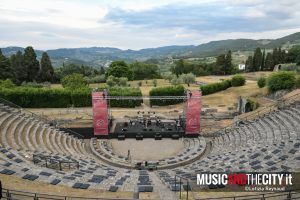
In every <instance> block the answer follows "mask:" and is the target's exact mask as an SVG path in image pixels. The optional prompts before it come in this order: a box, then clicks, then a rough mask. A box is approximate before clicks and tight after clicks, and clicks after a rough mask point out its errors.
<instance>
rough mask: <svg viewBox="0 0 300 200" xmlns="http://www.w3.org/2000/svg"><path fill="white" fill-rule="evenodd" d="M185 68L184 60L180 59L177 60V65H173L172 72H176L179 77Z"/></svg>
mask: <svg viewBox="0 0 300 200" xmlns="http://www.w3.org/2000/svg"><path fill="white" fill-rule="evenodd" d="M183 69H184V60H183V59H180V60H178V61H176V62H175V66H172V68H171V72H172V73H174V74H175V75H176V76H177V77H178V76H179V75H180V74H182V73H183Z"/></svg>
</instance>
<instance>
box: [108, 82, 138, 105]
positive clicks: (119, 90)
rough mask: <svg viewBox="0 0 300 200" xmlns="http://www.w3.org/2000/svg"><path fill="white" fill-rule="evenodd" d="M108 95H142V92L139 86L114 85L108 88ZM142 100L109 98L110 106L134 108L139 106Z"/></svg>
mask: <svg viewBox="0 0 300 200" xmlns="http://www.w3.org/2000/svg"><path fill="white" fill-rule="evenodd" d="M108 94H109V96H142V92H141V90H140V89H139V88H130V87H114V88H111V89H109V92H108ZM142 103H143V100H131V99H130V100H116V99H112V100H109V105H110V106H111V107H122V108H134V107H136V106H140V105H141V104H142Z"/></svg>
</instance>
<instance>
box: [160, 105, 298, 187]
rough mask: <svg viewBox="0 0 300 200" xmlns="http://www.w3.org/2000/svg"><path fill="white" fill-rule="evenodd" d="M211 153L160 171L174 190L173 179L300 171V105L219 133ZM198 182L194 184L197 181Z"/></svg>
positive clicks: (214, 140)
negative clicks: (217, 174)
mask: <svg viewBox="0 0 300 200" xmlns="http://www.w3.org/2000/svg"><path fill="white" fill-rule="evenodd" d="M217 135H219V136H217V137H215V138H214V139H213V140H212V144H213V145H212V150H211V152H210V153H209V154H207V155H206V156H204V157H203V158H202V159H201V160H198V161H196V162H194V163H192V164H189V165H186V166H182V167H178V168H176V169H173V170H169V171H166V170H161V171H158V172H157V175H158V176H159V177H160V179H161V180H162V181H163V182H164V183H165V184H166V185H168V186H169V187H170V189H174V176H175V175H177V176H181V177H183V178H187V179H191V180H192V181H193V180H195V179H196V174H197V173H201V172H239V171H250V172H259V171H260V172H262V171H263V172H278V171H289V172H292V171H299V170H300V103H299V102H294V103H293V104H291V105H289V106H286V107H284V108H281V109H278V110H276V111H274V112H270V113H268V114H265V115H264V116H261V117H258V118H257V119H255V120H253V121H248V122H244V123H243V124H239V125H237V126H235V127H233V128H232V129H231V130H227V131H226V132H225V131H224V132H222V133H219V134H217ZM194 182H195V181H194Z"/></svg>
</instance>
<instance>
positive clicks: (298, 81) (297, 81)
mask: <svg viewBox="0 0 300 200" xmlns="http://www.w3.org/2000/svg"><path fill="white" fill-rule="evenodd" d="M295 86H296V88H300V76H297V78H296V82H295Z"/></svg>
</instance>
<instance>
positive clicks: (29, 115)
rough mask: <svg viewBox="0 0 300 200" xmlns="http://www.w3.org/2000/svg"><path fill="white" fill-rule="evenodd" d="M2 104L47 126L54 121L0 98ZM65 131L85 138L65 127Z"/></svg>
mask: <svg viewBox="0 0 300 200" xmlns="http://www.w3.org/2000/svg"><path fill="white" fill-rule="evenodd" d="M0 103H2V104H3V105H6V106H9V107H11V108H15V109H17V110H18V111H19V112H20V113H24V114H25V115H26V116H28V117H33V118H35V119H37V120H39V121H42V122H43V123H45V124H49V122H51V121H52V120H50V119H48V118H47V117H44V116H41V115H38V114H36V113H34V112H32V111H30V110H28V109H25V108H23V107H21V106H19V105H17V104H14V103H13V102H10V101H7V100H5V99H3V98H0ZM64 129H65V130H66V131H67V132H69V133H71V134H73V135H75V136H77V137H78V138H80V139H82V138H84V136H83V135H81V134H79V133H77V132H75V131H72V130H70V129H68V128H65V127H64Z"/></svg>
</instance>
